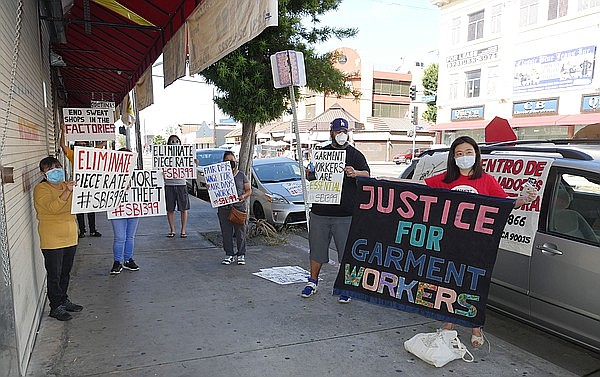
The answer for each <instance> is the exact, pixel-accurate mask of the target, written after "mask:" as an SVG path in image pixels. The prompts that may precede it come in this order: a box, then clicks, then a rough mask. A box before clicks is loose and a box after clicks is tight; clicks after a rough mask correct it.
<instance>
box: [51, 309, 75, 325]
mask: <svg viewBox="0 0 600 377" xmlns="http://www.w3.org/2000/svg"><path fill="white" fill-rule="evenodd" d="M50 317H52V318H56V319H58V320H59V321H69V320H71V319H73V316H72V315H70V314H69V313H68V312H67V311H66V310H65V307H64V306H62V305H60V306H59V307H57V308H54V309H52V310H50Z"/></svg>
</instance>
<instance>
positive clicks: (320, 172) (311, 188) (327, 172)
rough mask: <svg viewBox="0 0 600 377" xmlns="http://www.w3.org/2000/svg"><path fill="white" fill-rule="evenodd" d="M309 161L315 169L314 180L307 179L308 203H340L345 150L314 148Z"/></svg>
mask: <svg viewBox="0 0 600 377" xmlns="http://www.w3.org/2000/svg"><path fill="white" fill-rule="evenodd" d="M311 163H312V164H313V166H314V169H315V178H316V179H314V180H309V181H308V187H307V191H308V203H319V204H340V201H341V200H342V183H343V182H344V167H345V165H346V151H345V150H328V149H323V150H315V151H313V153H312V157H311Z"/></svg>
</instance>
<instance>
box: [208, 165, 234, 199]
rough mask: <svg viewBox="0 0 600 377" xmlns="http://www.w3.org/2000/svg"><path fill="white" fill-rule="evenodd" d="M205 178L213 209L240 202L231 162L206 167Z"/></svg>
mask: <svg viewBox="0 0 600 377" xmlns="http://www.w3.org/2000/svg"><path fill="white" fill-rule="evenodd" d="M204 178H205V179H206V185H207V186H208V197H209V198H210V204H211V205H212V207H213V208H216V207H221V206H224V205H227V204H231V203H237V202H238V201H239V199H238V195H237V189H236V187H235V181H234V179H233V172H232V171H231V164H230V163H229V161H225V162H219V163H216V164H212V165H208V166H206V167H204Z"/></svg>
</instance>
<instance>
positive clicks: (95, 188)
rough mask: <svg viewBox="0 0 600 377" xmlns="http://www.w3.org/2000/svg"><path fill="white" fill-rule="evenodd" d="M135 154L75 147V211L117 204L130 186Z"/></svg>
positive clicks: (73, 205) (82, 211)
mask: <svg viewBox="0 0 600 377" xmlns="http://www.w3.org/2000/svg"><path fill="white" fill-rule="evenodd" d="M135 156H136V154H135V153H131V152H124V151H113V150H106V149H99V148H85V147H75V151H74V159H73V177H74V180H75V182H76V185H75V187H73V201H72V204H71V213H86V212H100V211H106V210H109V209H113V208H115V207H117V206H118V205H119V204H120V203H121V201H122V199H123V197H124V196H125V193H126V192H127V190H128V188H129V181H130V179H131V174H132V172H133V169H134V167H135Z"/></svg>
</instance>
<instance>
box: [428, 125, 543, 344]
mask: <svg viewBox="0 0 600 377" xmlns="http://www.w3.org/2000/svg"><path fill="white" fill-rule="evenodd" d="M425 183H426V184H427V186H429V187H434V188H445V189H449V190H458V191H465V192H470V193H473V194H482V195H488V196H496V197H500V198H506V197H507V196H508V195H506V192H504V190H503V189H502V187H501V186H500V184H499V183H498V181H496V179H494V177H492V176H491V175H489V174H487V173H486V172H484V171H483V167H482V165H481V151H480V150H479V146H478V145H477V142H476V141H475V140H473V139H472V138H470V137H469V136H461V137H458V138H457V139H456V140H454V142H453V143H452V145H451V146H450V151H449V152H448V162H447V165H446V172H445V173H441V174H438V175H434V176H433V177H429V178H426V179H425ZM536 197H537V191H536V190H535V189H534V190H529V191H527V192H526V193H524V194H523V195H521V196H519V197H517V198H516V200H515V208H518V207H520V206H522V205H524V204H527V203H531V202H532V201H533V200H534V199H535V198H536ZM452 326H453V325H452V323H449V322H446V323H444V326H443V328H444V329H446V330H452ZM483 343H485V338H484V337H483V333H482V331H481V327H475V328H473V329H471V345H472V346H473V347H480V346H481V345H482V344H483Z"/></svg>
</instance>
